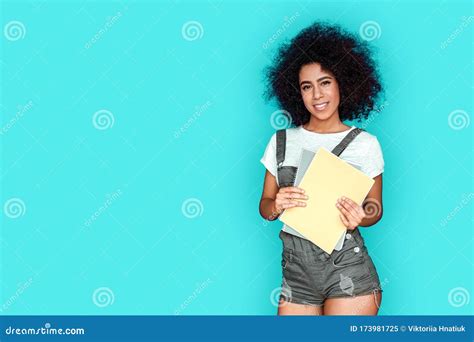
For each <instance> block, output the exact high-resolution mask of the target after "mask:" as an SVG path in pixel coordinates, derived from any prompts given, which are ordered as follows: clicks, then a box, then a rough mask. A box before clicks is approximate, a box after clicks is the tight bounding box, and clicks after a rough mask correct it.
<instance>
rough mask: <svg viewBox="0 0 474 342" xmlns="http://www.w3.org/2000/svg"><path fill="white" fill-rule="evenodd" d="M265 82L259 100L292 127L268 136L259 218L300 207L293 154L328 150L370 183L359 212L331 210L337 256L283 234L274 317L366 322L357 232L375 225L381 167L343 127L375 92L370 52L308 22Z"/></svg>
mask: <svg viewBox="0 0 474 342" xmlns="http://www.w3.org/2000/svg"><path fill="white" fill-rule="evenodd" d="M267 80H268V93H267V95H268V98H273V97H274V98H276V100H277V101H278V103H279V105H280V106H281V108H282V109H283V110H284V111H283V113H287V116H288V119H289V120H291V123H292V124H293V125H294V126H295V127H293V128H288V129H286V130H280V132H277V133H275V134H273V136H272V137H271V139H270V141H269V143H268V145H267V148H266V150H265V153H264V156H263V157H262V159H261V162H262V163H263V164H264V165H265V167H266V169H267V170H266V173H265V180H264V187H263V193H262V197H261V200H260V214H261V215H262V216H263V217H264V218H265V219H268V220H275V219H277V218H278V216H279V215H280V214H281V213H282V212H283V211H284V210H285V209H288V208H292V207H296V206H303V207H304V206H305V205H306V203H305V202H306V200H307V199H308V196H306V195H305V192H304V189H301V188H298V187H296V186H293V182H294V175H295V172H296V169H297V165H298V161H299V156H300V153H301V150H302V149H303V148H306V149H308V150H312V151H317V150H318V148H320V147H325V148H326V149H328V150H330V151H331V150H332V151H333V153H335V154H337V155H339V157H340V158H342V159H343V160H345V161H347V162H349V163H350V164H352V165H354V166H355V167H357V168H359V169H360V170H361V171H362V172H364V173H365V174H367V175H368V176H370V177H372V178H373V179H374V180H375V183H374V185H373V186H372V189H371V190H370V192H369V194H368V195H367V198H366V199H365V201H364V203H363V204H362V206H359V205H358V204H357V203H355V202H354V201H352V200H351V199H350V198H346V197H342V198H340V199H339V200H338V201H337V203H334V205H335V206H336V207H337V208H338V209H339V211H340V219H341V221H342V222H343V224H344V225H345V226H346V227H347V233H346V235H345V238H344V237H341V238H342V239H344V240H342V239H341V241H343V245H342V248H340V249H339V250H334V251H333V252H332V253H331V254H328V253H326V252H324V251H323V250H321V249H320V248H319V247H318V246H316V245H315V244H313V243H311V242H310V241H308V240H306V239H305V238H304V237H303V236H301V235H300V234H299V233H298V232H297V231H295V230H293V229H292V228H291V227H288V226H286V225H284V226H283V229H282V230H281V232H280V239H281V240H282V242H283V253H282V268H283V282H282V291H281V294H280V302H279V307H278V314H279V315H294V314H296V315H351V314H352V315H376V314H377V313H378V309H379V307H380V303H381V299H382V288H381V285H380V280H379V276H378V274H377V270H376V268H375V266H374V264H373V262H372V259H371V257H370V256H369V254H368V251H367V248H366V246H365V244H364V239H363V237H362V235H361V234H360V232H359V227H369V226H372V225H374V224H375V223H377V222H378V221H379V220H380V219H381V217H382V173H383V169H384V161H383V156H382V151H381V148H380V145H379V142H378V140H377V138H376V137H375V136H373V135H371V134H369V133H367V132H366V131H364V130H360V129H359V128H356V127H355V126H349V125H346V124H344V121H353V120H359V121H360V120H361V119H365V118H367V117H368V115H369V114H370V113H371V111H373V110H374V109H375V107H376V102H377V101H378V98H379V94H380V92H381V91H382V86H381V83H380V80H379V75H378V71H377V68H376V66H375V62H374V60H373V58H372V56H371V52H370V49H369V47H368V46H367V43H366V42H363V41H361V40H360V39H359V38H358V37H356V36H355V35H353V34H351V33H348V32H346V31H344V30H343V29H341V28H340V27H339V26H335V25H330V24H323V23H315V24H313V25H312V26H310V27H308V28H306V29H304V30H303V31H301V32H300V33H299V34H298V35H297V36H296V37H295V38H294V39H293V40H292V41H291V42H290V43H288V44H285V45H283V46H282V47H281V48H280V50H279V51H278V54H277V56H276V58H275V60H274V63H273V65H272V66H271V67H270V68H269V69H268V71H267Z"/></svg>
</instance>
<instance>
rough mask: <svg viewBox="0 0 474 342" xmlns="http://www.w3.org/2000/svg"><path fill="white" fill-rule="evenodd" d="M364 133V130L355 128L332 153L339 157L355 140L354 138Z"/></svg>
mask: <svg viewBox="0 0 474 342" xmlns="http://www.w3.org/2000/svg"><path fill="white" fill-rule="evenodd" d="M362 131H363V129H362V128H354V129H353V130H352V131H350V132H349V133H347V134H346V136H345V137H344V139H342V141H341V142H340V143H339V144H338V145H337V146H336V147H334V149H333V150H332V151H331V152H332V153H334V154H335V155H336V156H338V157H339V156H340V155H341V153H342V152H343V151H344V150H345V149H346V147H347V146H348V145H349V144H350V143H351V141H352V140H354V138H355V137H356V136H358V135H359V133H360V132H362Z"/></svg>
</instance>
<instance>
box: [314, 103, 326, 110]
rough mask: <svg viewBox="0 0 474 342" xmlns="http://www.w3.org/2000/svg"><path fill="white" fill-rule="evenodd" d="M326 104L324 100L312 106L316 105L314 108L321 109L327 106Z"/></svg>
mask: <svg viewBox="0 0 474 342" xmlns="http://www.w3.org/2000/svg"><path fill="white" fill-rule="evenodd" d="M327 104H328V103H327V102H324V103H322V104H319V105H314V107H316V109H319V110H321V109H323V108H325V107H326V106H327Z"/></svg>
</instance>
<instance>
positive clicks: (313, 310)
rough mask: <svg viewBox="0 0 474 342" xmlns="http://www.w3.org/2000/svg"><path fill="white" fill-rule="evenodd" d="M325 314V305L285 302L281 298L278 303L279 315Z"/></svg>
mask: <svg viewBox="0 0 474 342" xmlns="http://www.w3.org/2000/svg"><path fill="white" fill-rule="evenodd" d="M322 314H323V307H322V306H316V305H305V304H295V303H290V302H285V301H283V300H280V303H279V305H278V315H279V316H289V315H305V316H315V315H316V316H320V315H322Z"/></svg>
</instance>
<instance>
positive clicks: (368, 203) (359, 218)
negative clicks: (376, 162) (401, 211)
mask: <svg viewBox="0 0 474 342" xmlns="http://www.w3.org/2000/svg"><path fill="white" fill-rule="evenodd" d="M374 180H375V183H374V185H373V186H372V188H371V189H370V191H369V194H368V195H367V196H366V198H365V200H364V202H363V203H362V205H358V204H357V203H356V202H354V201H353V200H351V199H350V198H347V197H341V198H340V199H338V201H337V203H336V207H337V208H338V209H339V211H340V212H341V213H340V217H341V221H342V223H344V225H345V226H346V227H347V229H349V230H353V229H356V228H357V227H359V226H362V227H369V226H372V225H374V224H376V223H377V222H378V221H379V220H380V219H381V218H382V213H383V206H382V174H380V175H378V176H377V177H375V178H374Z"/></svg>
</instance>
